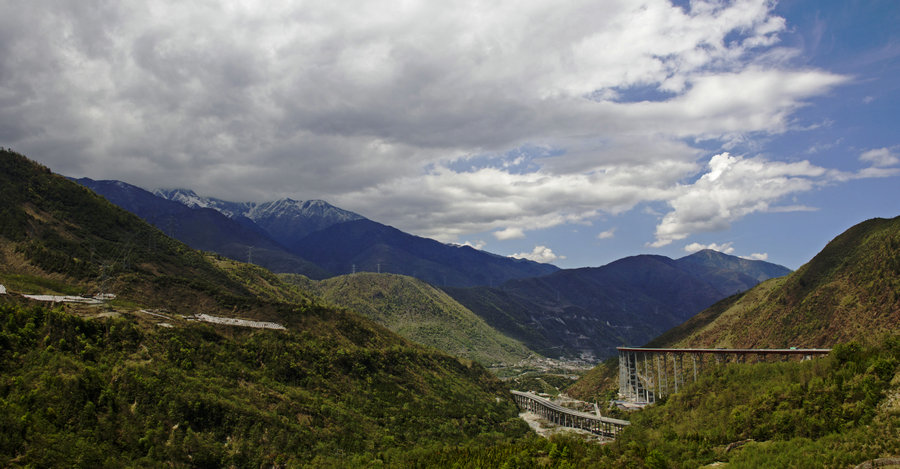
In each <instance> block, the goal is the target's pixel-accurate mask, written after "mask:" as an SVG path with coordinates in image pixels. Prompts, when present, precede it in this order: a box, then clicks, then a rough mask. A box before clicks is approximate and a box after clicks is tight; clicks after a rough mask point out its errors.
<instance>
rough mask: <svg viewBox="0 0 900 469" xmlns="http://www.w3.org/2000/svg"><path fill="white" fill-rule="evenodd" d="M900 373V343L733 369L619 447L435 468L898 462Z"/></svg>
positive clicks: (571, 446)
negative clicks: (899, 367) (896, 460)
mask: <svg viewBox="0 0 900 469" xmlns="http://www.w3.org/2000/svg"><path fill="white" fill-rule="evenodd" d="M898 364H900V335H897V334H893V335H881V336H878V337H874V338H872V339H871V340H868V341H867V342H866V343H860V342H851V343H847V344H844V345H840V346H838V347H836V348H835V350H833V351H832V353H831V354H830V355H829V356H827V357H825V358H820V359H815V360H808V361H802V362H796V361H789V362H775V363H760V364H749V363H732V364H729V365H727V366H723V367H717V368H715V369H714V370H713V371H712V372H709V373H705V374H703V375H702V376H701V378H700V380H698V382H696V383H691V384H689V385H688V386H686V387H685V388H683V389H682V390H681V392H679V393H677V394H673V395H671V396H670V397H668V398H667V399H664V400H662V401H660V402H658V403H657V404H654V405H652V406H649V407H647V408H645V409H644V410H641V411H638V412H633V413H630V414H628V416H627V418H628V419H629V420H630V422H631V425H630V426H629V427H628V428H627V429H626V430H625V431H624V432H623V433H621V434H620V435H619V436H618V437H617V438H616V440H615V441H614V442H612V443H610V444H607V445H602V446H601V445H591V444H586V443H584V442H582V441H580V440H577V439H573V438H557V439H555V440H552V441H546V440H536V439H520V440H516V441H515V442H513V443H511V444H499V445H496V446H492V447H490V448H474V449H470V450H466V451H457V452H455V453H454V454H452V455H446V457H445V459H438V457H437V456H436V455H435V456H433V458H434V459H433V460H434V461H437V463H436V464H434V465H435V466H436V467H437V466H440V465H441V464H444V465H445V466H444V467H450V466H452V464H453V463H454V462H455V461H460V460H463V461H473V460H475V461H482V464H481V465H480V466H479V465H465V464H463V465H460V466H457V467H501V466H504V465H506V467H542V466H543V467H596V468H606V467H634V468H684V469H694V468H697V467H716V468H725V469H740V468H787V467H790V468H809V469H821V468H851V467H856V466H857V465H858V464H861V463H863V462H866V461H870V460H873V459H879V458H884V459H896V458H900V369H898ZM861 467H882V466H861ZM883 467H894V466H883Z"/></svg>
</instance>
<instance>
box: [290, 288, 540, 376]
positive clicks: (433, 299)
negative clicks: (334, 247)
mask: <svg viewBox="0 0 900 469" xmlns="http://www.w3.org/2000/svg"><path fill="white" fill-rule="evenodd" d="M282 278H285V279H288V280H289V281H290V279H294V281H295V282H299V284H300V285H305V286H309V287H311V288H312V289H313V291H315V292H316V293H317V294H319V295H320V296H321V297H322V298H323V299H324V300H325V301H327V302H329V303H331V304H335V305H338V306H342V307H345V308H348V309H350V310H353V311H355V312H358V313H360V314H362V315H364V316H366V317H367V318H369V319H372V320H373V321H375V322H377V323H379V324H381V325H383V326H385V327H387V328H388V329H390V330H392V331H394V332H396V333H398V334H400V335H401V336H403V337H406V338H407V339H410V340H413V341H415V342H418V343H421V344H424V345H428V346H431V347H434V348H436V349H438V350H441V351H443V352H446V353H449V354H451V355H454V356H458V357H462V358H467V359H470V360H475V361H477V362H479V363H482V364H484V365H486V366H487V365H511V364H514V363H517V362H519V361H521V360H522V359H524V358H527V357H528V356H530V355H532V352H531V351H530V350H528V348H526V347H525V346H524V345H522V344H521V343H519V342H518V341H515V340H513V339H510V338H508V337H506V336H504V335H503V334H501V333H500V332H498V331H496V330H495V329H493V328H491V327H490V326H488V325H487V323H485V322H484V320H483V319H481V318H479V317H478V316H476V315H475V314H474V313H472V312H471V311H469V310H468V309H466V308H465V307H464V306H462V305H460V304H459V303H458V302H456V301H455V300H454V299H453V298H451V297H450V296H449V295H447V294H446V293H444V292H442V291H441V290H438V289H437V288H434V287H432V286H431V285H429V284H427V283H425V282H423V281H421V280H418V279H415V278H412V277H407V276H403V275H395V274H375V273H357V274H352V275H344V276H340V277H334V278H330V279H327V280H322V281H319V282H309V281H307V280H305V279H303V278H302V277H299V276H291V275H282Z"/></svg>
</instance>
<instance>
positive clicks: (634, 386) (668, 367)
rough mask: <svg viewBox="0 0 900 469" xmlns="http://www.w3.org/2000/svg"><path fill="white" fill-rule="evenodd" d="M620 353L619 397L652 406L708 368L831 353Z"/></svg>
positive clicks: (625, 349)
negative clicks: (735, 363) (659, 398)
mask: <svg viewBox="0 0 900 469" xmlns="http://www.w3.org/2000/svg"><path fill="white" fill-rule="evenodd" d="M617 349H618V351H619V395H620V396H622V398H623V399H625V400H627V401H630V402H635V403H644V404H650V403H653V402H656V399H657V398H658V397H662V396H666V395H668V394H671V393H673V392H678V389H679V387H681V388H683V387H684V385H685V380H689V381H691V382H693V381H696V380H697V374H698V373H700V372H701V371H702V370H703V369H704V368H706V367H709V366H715V365H719V364H724V363H728V362H741V363H743V362H748V361H756V362H760V361H772V360H788V359H791V358H795V359H801V360H808V359H811V358H813V357H821V356H823V355H828V353H829V352H831V349H823V348H818V349H799V348H780V349H751V348H735V349H726V348H714V349H705V348H643V347H617Z"/></svg>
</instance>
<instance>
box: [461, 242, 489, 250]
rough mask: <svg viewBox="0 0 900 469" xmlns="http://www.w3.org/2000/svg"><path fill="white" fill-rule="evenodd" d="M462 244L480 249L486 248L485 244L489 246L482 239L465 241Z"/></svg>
mask: <svg viewBox="0 0 900 469" xmlns="http://www.w3.org/2000/svg"><path fill="white" fill-rule="evenodd" d="M460 246H469V247H470V248H474V249H478V250H479V251H480V250H482V249H484V247H485V246H487V243H486V242H484V241H482V240H476V241H474V242H472V241H465V242H463V243H462V244H460Z"/></svg>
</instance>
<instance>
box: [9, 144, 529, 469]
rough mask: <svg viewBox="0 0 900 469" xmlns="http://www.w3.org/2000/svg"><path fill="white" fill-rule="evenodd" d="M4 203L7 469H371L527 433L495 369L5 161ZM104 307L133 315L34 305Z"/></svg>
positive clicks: (26, 165)
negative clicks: (55, 301)
mask: <svg viewBox="0 0 900 469" xmlns="http://www.w3.org/2000/svg"><path fill="white" fill-rule="evenodd" d="M0 196H2V197H3V200H4V204H3V206H2V207H0V284H2V285H4V286H5V287H6V289H7V291H8V293H7V294H2V295H0V409H2V410H0V419H2V422H0V426H2V427H3V428H4V431H3V432H2V435H0V465H2V466H4V467H7V466H12V467H134V466H138V467H158V466H160V465H168V466H174V467H264V466H265V467H270V466H279V467H285V466H291V467H296V466H310V467H323V466H324V467H329V466H334V467H346V466H347V465H350V466H361V465H370V464H375V463H376V462H377V460H379V458H392V457H393V458H400V457H403V458H406V459H407V460H410V458H415V457H417V456H416V455H419V454H425V453H429V452H433V451H437V450H439V449H440V448H442V447H443V446H444V445H455V444H460V443H465V444H467V445H476V446H477V445H481V444H493V443H495V442H498V441H503V440H505V439H507V438H510V437H516V436H520V435H522V434H523V433H524V432H525V428H527V427H526V426H525V425H524V423H522V422H521V421H520V420H518V419H517V418H516V409H515V405H514V404H513V403H512V400H511V399H510V397H509V395H508V391H507V390H506V389H505V388H504V387H503V386H502V385H501V383H500V382H499V381H498V380H497V379H496V378H494V377H493V375H491V374H490V373H489V372H488V371H486V370H485V369H484V368H483V367H482V366H480V365H479V364H477V363H472V362H465V361H461V360H459V359H457V358H455V357H451V356H449V355H446V354H443V353H441V352H438V351H435V350H431V349H427V348H425V347H422V346H420V345H417V344H413V343H411V342H410V341H408V340H406V339H404V338H401V337H400V336H398V335H396V334H394V333H393V332H390V331H389V330H387V329H386V328H384V327H382V326H380V325H377V324H375V323H374V322H372V321H370V320H368V319H365V318H363V317H361V316H359V315H358V314H356V313H352V312H350V311H346V310H341V309H335V308H332V307H326V306H323V305H322V304H321V303H320V302H319V301H318V300H316V299H315V298H314V297H313V296H312V295H310V294H309V293H306V292H304V291H303V290H302V289H300V288H297V287H295V286H291V285H288V284H286V283H284V282H283V281H282V280H281V279H280V278H278V277H277V276H275V275H273V274H271V273H270V272H268V271H266V270H264V269H261V268H259V267H256V266H250V265H246V264H241V263H237V262H234V261H230V260H226V259H223V258H221V257H218V256H215V255H210V254H204V253H200V252H196V251H193V250H191V249H189V248H187V247H186V246H185V245H183V244H181V243H179V242H177V241H174V240H171V239H169V238H167V237H165V236H164V235H163V234H162V233H161V232H159V231H158V230H156V229H155V228H152V227H150V226H149V225H147V224H145V223H144V222H143V221H141V220H140V219H138V218H137V217H136V216H134V215H131V214H129V213H127V212H125V211H123V210H121V209H119V208H117V207H114V206H112V205H111V204H109V203H108V202H106V201H105V200H104V199H102V198H100V197H98V196H96V195H94V194H93V193H91V192H90V191H88V190H87V189H84V188H82V187H81V186H78V185H76V184H75V183H73V182H70V181H68V180H66V179H64V178H62V177H60V176H57V175H54V174H52V173H51V172H50V171H49V170H48V169H47V168H44V167H41V166H40V165H37V164H35V163H33V162H31V161H29V160H28V159H26V158H25V157H24V156H22V155H19V154H16V153H14V152H10V151H6V150H3V151H0ZM101 292H102V293H114V294H115V295H116V299H115V300H113V301H110V302H108V303H105V304H103V305H99V306H97V305H68V304H67V305H65V306H62V307H59V308H56V309H50V308H48V307H46V306H44V305H41V304H37V303H36V302H34V301H31V300H28V299H26V298H24V297H23V296H21V295H22V294H25V293H58V294H69V295H78V294H95V293H101ZM199 313H205V314H209V315H215V316H219V317H224V318H241V319H254V320H264V321H272V322H277V323H279V324H282V325H284V326H286V330H281V331H278V330H264V329H252V328H249V327H236V326H227V325H210V324H206V323H199V322H197V321H195V320H192V319H193V318H194V315H195V314H199Z"/></svg>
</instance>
